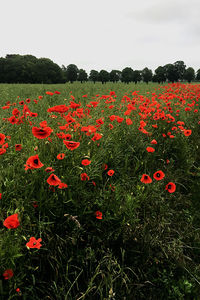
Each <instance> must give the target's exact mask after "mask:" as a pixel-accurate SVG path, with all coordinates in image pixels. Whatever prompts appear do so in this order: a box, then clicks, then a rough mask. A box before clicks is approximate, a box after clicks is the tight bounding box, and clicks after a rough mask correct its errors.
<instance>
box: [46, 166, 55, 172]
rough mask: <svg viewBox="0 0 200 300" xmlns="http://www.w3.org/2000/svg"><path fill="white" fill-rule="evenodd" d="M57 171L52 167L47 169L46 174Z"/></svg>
mask: <svg viewBox="0 0 200 300" xmlns="http://www.w3.org/2000/svg"><path fill="white" fill-rule="evenodd" d="M54 171H55V170H54V169H53V168H52V167H47V168H46V169H45V172H47V173H50V172H54Z"/></svg>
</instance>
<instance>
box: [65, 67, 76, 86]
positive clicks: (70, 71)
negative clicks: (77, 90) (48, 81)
mask: <svg viewBox="0 0 200 300" xmlns="http://www.w3.org/2000/svg"><path fill="white" fill-rule="evenodd" d="M78 72H79V70H78V68H77V66H76V65H74V64H70V65H68V66H67V69H66V77H67V81H70V82H71V83H73V82H74V81H76V80H77V78H78Z"/></svg>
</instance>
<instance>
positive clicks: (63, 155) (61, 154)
mask: <svg viewBox="0 0 200 300" xmlns="http://www.w3.org/2000/svg"><path fill="white" fill-rule="evenodd" d="M64 157H65V154H64V153H59V154H58V155H57V159H59V160H61V159H64Z"/></svg>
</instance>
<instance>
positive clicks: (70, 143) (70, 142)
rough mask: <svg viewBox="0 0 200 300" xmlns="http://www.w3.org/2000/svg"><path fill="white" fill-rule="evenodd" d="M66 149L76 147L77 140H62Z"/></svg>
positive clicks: (78, 144)
mask: <svg viewBox="0 0 200 300" xmlns="http://www.w3.org/2000/svg"><path fill="white" fill-rule="evenodd" d="M63 143H64V144H65V146H66V147H67V149H69V150H71V151H73V150H74V149H76V148H78V147H79V146H80V143H79V142H73V141H65V140H64V141H63Z"/></svg>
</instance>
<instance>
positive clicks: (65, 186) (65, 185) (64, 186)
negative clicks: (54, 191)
mask: <svg viewBox="0 0 200 300" xmlns="http://www.w3.org/2000/svg"><path fill="white" fill-rule="evenodd" d="M67 187H68V185H67V184H66V183H64V182H61V183H59V185H58V188H59V189H66V188H67Z"/></svg>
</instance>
